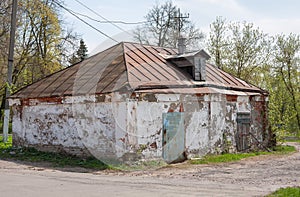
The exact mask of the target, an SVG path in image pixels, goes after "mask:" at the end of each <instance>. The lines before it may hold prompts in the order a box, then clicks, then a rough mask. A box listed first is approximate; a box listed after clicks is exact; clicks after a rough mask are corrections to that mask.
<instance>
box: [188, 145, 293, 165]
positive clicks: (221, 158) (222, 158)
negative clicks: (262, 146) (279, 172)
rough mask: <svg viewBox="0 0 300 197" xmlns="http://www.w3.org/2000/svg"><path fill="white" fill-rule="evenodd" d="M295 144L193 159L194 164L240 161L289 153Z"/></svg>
mask: <svg viewBox="0 0 300 197" xmlns="http://www.w3.org/2000/svg"><path fill="white" fill-rule="evenodd" d="M295 151H296V149H295V147H294V146H276V147H275V148H274V150H273V152H252V153H236V154H233V153H226V154H222V155H206V156H204V157H203V158H201V159H196V160H191V161H190V162H191V163H192V164H209V163H223V162H233V161H239V160H241V159H244V158H248V157H254V156H258V155H268V154H288V153H291V152H295Z"/></svg>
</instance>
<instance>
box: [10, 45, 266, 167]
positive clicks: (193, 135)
mask: <svg viewBox="0 0 300 197" xmlns="http://www.w3.org/2000/svg"><path fill="white" fill-rule="evenodd" d="M207 59H209V55H208V54H207V53H206V52H205V51H203V50H200V51H196V52H190V53H186V52H184V51H183V52H181V53H180V54H178V53H177V51H176V50H174V49H170V48H162V47H154V46H148V45H140V44H135V43H128V42H127V43H119V44H117V45H115V46H113V47H111V48H108V49H107V50H105V51H103V52H100V53H98V54H96V55H94V56H92V57H89V58H87V59H85V60H83V61H82V62H80V63H78V64H75V65H73V66H71V67H68V68H66V69H64V70H61V71H59V72H57V73H54V74H52V75H50V76H48V77H46V78H44V79H42V80H40V81H38V82H36V83H34V84H32V85H29V86H27V87H25V88H23V89H21V90H20V91H18V92H16V93H15V94H13V95H12V96H11V98H10V105H11V106H12V108H13V111H14V115H13V144H14V145H15V146H26V147H27V146H30V147H35V148H37V149H39V150H44V151H59V152H65V153H68V154H74V155H79V156H89V155H94V156H96V157H97V158H99V159H103V160H105V159H108V160H120V161H128V160H135V159H140V158H145V159H151V158H163V159H164V160H165V161H167V162H169V163H171V162H176V161H181V160H184V159H186V158H191V157H195V156H202V155H205V154H207V153H221V152H236V151H246V150H249V149H253V148H261V147H264V146H266V145H268V143H269V141H270V133H269V132H268V130H267V126H268V125H267V96H268V93H267V92H266V91H264V90H262V89H260V88H258V87H255V86H254V85H251V84H249V83H247V82H245V81H243V80H241V79H238V78H236V77H234V76H232V75H230V74H228V73H226V72H224V71H222V70H220V69H218V68H217V67H215V66H213V65H211V64H209V63H207V62H206V60H207Z"/></svg>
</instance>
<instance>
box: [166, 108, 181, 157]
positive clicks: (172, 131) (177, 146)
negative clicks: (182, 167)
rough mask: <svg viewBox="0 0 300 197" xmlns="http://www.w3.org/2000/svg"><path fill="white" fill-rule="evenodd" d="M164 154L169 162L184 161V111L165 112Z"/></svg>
mask: <svg viewBox="0 0 300 197" xmlns="http://www.w3.org/2000/svg"><path fill="white" fill-rule="evenodd" d="M162 135H163V136H162V142H163V144H162V147H163V150H162V154H163V159H164V160H165V161H166V162H167V163H176V162H180V161H184V160H185V159H186V157H185V152H184V148H185V132H184V113H183V112H172V113H163V132H162Z"/></svg>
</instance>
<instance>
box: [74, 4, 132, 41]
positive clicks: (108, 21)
mask: <svg viewBox="0 0 300 197" xmlns="http://www.w3.org/2000/svg"><path fill="white" fill-rule="evenodd" d="M75 1H76V2H77V3H79V4H80V5H82V6H83V7H85V8H86V9H88V10H89V11H91V12H92V13H94V14H96V15H97V16H99V17H100V18H102V19H103V20H105V21H107V23H110V24H111V25H113V26H114V27H116V28H118V29H119V30H121V31H124V32H126V33H127V34H128V35H130V36H133V35H132V34H131V33H129V32H128V31H126V30H125V29H123V28H121V27H120V26H118V25H116V24H115V23H113V22H112V21H110V20H108V19H107V18H105V17H104V16H102V15H100V14H99V13H97V12H96V11H94V10H93V9H91V8H89V7H88V6H86V5H85V4H83V3H82V2H80V1H79V0H75Z"/></svg>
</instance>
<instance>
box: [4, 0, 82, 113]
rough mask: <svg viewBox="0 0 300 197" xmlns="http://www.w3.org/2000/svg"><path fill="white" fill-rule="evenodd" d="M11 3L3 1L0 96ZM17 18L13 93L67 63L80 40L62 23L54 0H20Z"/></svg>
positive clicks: (5, 73) (5, 61)
mask: <svg viewBox="0 0 300 197" xmlns="http://www.w3.org/2000/svg"><path fill="white" fill-rule="evenodd" d="M58 1H60V0H58ZM55 2H57V0H55ZM10 5H11V0H2V1H1V2H0V95H1V96H0V98H3V95H4V88H5V84H6V75H7V51H8V45H9V44H8V43H9V27H10V12H11V6H10ZM17 19H18V21H17V27H16V40H15V54H14V69H13V76H12V82H13V86H12V87H11V88H10V90H12V91H13V92H15V91H17V90H19V89H20V88H22V87H24V86H26V85H28V84H31V83H32V82H35V81H37V80H38V79H40V78H43V77H45V76H47V75H49V74H52V73H53V72H56V71H58V70H60V69H61V68H63V66H66V65H67V64H66V60H67V59H69V56H70V55H71V54H72V53H73V47H74V45H75V42H77V41H78V39H77V36H76V35H75V34H74V33H73V32H72V31H70V30H67V29H66V28H67V25H65V24H63V22H62V20H61V16H60V10H59V9H58V7H57V6H56V4H55V3H54V0H19V1H18V13H17ZM3 100H4V99H1V101H0V102H3ZM0 105H1V103H0ZM1 107H2V108H3V105H1Z"/></svg>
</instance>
